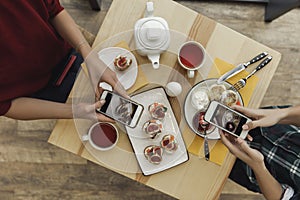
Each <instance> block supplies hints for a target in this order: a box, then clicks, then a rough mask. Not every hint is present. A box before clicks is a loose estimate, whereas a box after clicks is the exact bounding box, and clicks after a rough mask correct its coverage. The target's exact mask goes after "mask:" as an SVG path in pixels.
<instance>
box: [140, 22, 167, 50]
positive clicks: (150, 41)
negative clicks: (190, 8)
mask: <svg viewBox="0 0 300 200" xmlns="http://www.w3.org/2000/svg"><path fill="white" fill-rule="evenodd" d="M144 19H146V20H145V21H144V22H143V23H142V24H140V27H139V28H138V29H139V31H138V34H137V39H138V40H139V42H140V44H141V45H142V46H143V47H145V48H147V49H160V48H162V47H164V46H165V44H166V43H167V42H168V40H169V35H168V34H169V29H168V25H167V24H166V23H165V20H164V19H163V18H160V17H151V18H148V19H147V18H144Z"/></svg>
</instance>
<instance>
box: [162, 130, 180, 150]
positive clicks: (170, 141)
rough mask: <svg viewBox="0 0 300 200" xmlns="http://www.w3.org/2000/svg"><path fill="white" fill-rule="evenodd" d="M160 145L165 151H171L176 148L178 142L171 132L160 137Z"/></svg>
mask: <svg viewBox="0 0 300 200" xmlns="http://www.w3.org/2000/svg"><path fill="white" fill-rule="evenodd" d="M160 145H161V147H162V148H163V149H164V150H165V151H166V152H167V153H173V152H174V151H176V150H177V148H178V143H177V141H176V140H175V136H174V135H171V134H168V135H165V136H164V137H163V138H162V140H161V142H160Z"/></svg>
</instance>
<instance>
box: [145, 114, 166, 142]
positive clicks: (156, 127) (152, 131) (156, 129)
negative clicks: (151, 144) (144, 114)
mask: <svg viewBox="0 0 300 200" xmlns="http://www.w3.org/2000/svg"><path fill="white" fill-rule="evenodd" d="M162 128H163V126H162V123H161V122H160V121H159V120H155V119H151V120H149V121H147V122H145V124H144V125H143V130H144V131H145V132H146V134H148V135H149V137H150V138H151V139H154V138H155V137H156V136H157V135H158V134H160V133H161V131H162Z"/></svg>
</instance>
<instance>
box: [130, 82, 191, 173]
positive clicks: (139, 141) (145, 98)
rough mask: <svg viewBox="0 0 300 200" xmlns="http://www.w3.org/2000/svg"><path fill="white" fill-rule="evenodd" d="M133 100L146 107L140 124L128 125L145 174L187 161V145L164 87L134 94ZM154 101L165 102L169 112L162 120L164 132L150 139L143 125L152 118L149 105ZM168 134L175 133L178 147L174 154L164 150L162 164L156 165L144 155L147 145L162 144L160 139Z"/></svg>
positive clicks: (131, 140) (132, 143)
mask: <svg viewBox="0 0 300 200" xmlns="http://www.w3.org/2000/svg"><path fill="white" fill-rule="evenodd" d="M132 100H134V101H136V102H138V103H140V104H142V105H143V106H144V108H145V109H144V112H143V114H142V116H141V119H140V121H139V123H138V125H137V126H136V127H135V128H134V129H132V128H129V127H126V131H127V133H128V137H129V139H130V142H131V145H132V147H133V150H134V152H135V155H136V158H137V160H138V163H139V165H140V168H141V170H142V172H143V174H144V175H151V174H154V173H157V172H161V171H163V170H166V169H169V168H171V167H174V166H176V165H179V164H181V163H183V162H185V161H187V160H188V153H187V150H186V147H185V143H184V141H183V138H182V135H181V132H180V129H179V127H178V124H177V122H176V118H175V116H174V113H173V110H172V107H171V105H170V103H169V101H168V98H167V95H166V93H165V91H164V89H163V88H155V89H152V90H148V91H146V92H143V93H140V94H137V95H135V96H133V97H132ZM154 102H159V103H163V104H164V105H165V106H166V107H167V112H166V116H165V118H164V119H163V120H162V124H163V131H162V133H160V135H159V136H157V138H155V139H150V138H149V137H148V136H147V135H146V133H145V132H144V131H143V129H142V127H143V124H144V123H145V122H146V121H148V120H149V119H151V117H150V114H149V112H148V106H149V105H151V104H152V103H154ZM166 134H173V135H174V136H175V138H176V140H177V143H178V149H177V150H176V151H175V152H173V153H172V154H168V153H166V152H164V153H163V156H162V161H161V163H160V164H158V165H156V164H152V163H150V162H149V161H148V160H147V159H146V158H145V156H144V149H145V147H147V146H148V145H158V146H160V141H161V139H162V137H163V136H164V135H166Z"/></svg>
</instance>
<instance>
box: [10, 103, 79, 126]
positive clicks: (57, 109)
mask: <svg viewBox="0 0 300 200" xmlns="http://www.w3.org/2000/svg"><path fill="white" fill-rule="evenodd" d="M5 116H7V117H10V118H14V119H20V120H35V119H71V118H73V114H72V105H70V104H63V103H57V102H51V101H45V100H40V99H33V98H25V97H22V98H18V99H15V100H14V101H13V102H12V105H11V107H10V109H9V111H8V112H7V113H6V114H5Z"/></svg>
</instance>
